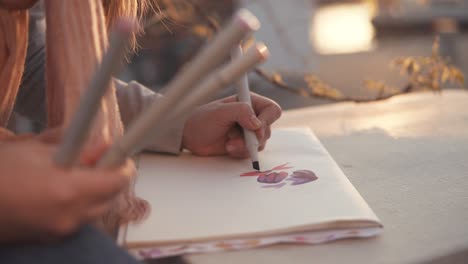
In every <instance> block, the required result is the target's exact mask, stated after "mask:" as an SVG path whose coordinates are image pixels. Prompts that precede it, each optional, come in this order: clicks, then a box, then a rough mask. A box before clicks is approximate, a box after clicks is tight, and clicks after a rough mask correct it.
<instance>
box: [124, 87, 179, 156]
mask: <svg viewBox="0 0 468 264" xmlns="http://www.w3.org/2000/svg"><path fill="white" fill-rule="evenodd" d="M115 87H116V93H117V100H118V102H119V108H120V116H121V117H122V122H123V125H124V127H126V128H127V127H128V126H129V125H130V124H131V123H132V121H133V120H134V119H135V118H136V117H137V116H138V115H139V114H140V113H141V112H143V111H144V110H145V109H146V108H147V107H148V106H149V105H150V104H151V103H153V102H154V101H162V100H164V96H163V95H161V94H158V93H155V92H153V91H152V90H150V89H148V88H146V87H145V86H143V85H141V84H139V83H138V82H135V81H132V82H129V83H125V82H123V81H120V80H116V81H115ZM184 124H185V119H180V120H171V122H170V123H169V122H168V123H167V124H166V125H167V126H169V127H168V129H166V132H165V133H164V134H163V135H161V136H158V138H154V139H153V140H152V141H150V142H147V147H146V148H145V150H147V151H154V152H164V153H171V154H179V153H180V152H181V150H182V136H183V130H184Z"/></svg>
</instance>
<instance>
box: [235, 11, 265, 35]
mask: <svg viewBox="0 0 468 264" xmlns="http://www.w3.org/2000/svg"><path fill="white" fill-rule="evenodd" d="M236 19H237V21H239V22H240V23H241V25H243V26H244V27H245V28H246V29H247V30H252V31H256V30H258V29H259V28H260V21H259V20H258V18H257V17H256V16H255V15H254V14H252V12H250V11H249V10H247V9H245V8H242V9H240V10H239V11H237V14H236Z"/></svg>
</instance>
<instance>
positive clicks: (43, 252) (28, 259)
mask: <svg viewBox="0 0 468 264" xmlns="http://www.w3.org/2000/svg"><path fill="white" fill-rule="evenodd" d="M0 263H5V264H31V263H35V264H63V263H68V264H103V263H112V264H137V263H139V262H138V261H136V260H135V259H134V258H132V257H131V256H130V255H129V254H128V253H127V252H126V251H125V250H123V249H121V248H119V247H118V246H117V245H116V244H115V242H114V241H113V240H112V239H111V238H110V237H108V236H107V235H105V234H103V233H102V232H100V231H98V230H97V229H96V228H94V227H91V226H84V227H83V228H81V230H80V231H79V232H77V233H76V234H73V235H71V236H70V237H68V238H66V239H64V240H63V241H61V242H60V243H47V244H42V245H39V244H34V245H10V246H1V247H0Z"/></svg>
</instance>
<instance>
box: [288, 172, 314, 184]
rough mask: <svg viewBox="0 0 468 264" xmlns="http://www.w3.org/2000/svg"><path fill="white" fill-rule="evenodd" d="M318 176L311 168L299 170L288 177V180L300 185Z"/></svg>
mask: <svg viewBox="0 0 468 264" xmlns="http://www.w3.org/2000/svg"><path fill="white" fill-rule="evenodd" d="M317 179H318V177H317V175H315V173H314V172H313V171H310V170H297V171H294V172H293V173H292V174H291V177H289V178H287V179H286V180H287V181H292V183H291V185H300V184H305V183H308V182H313V181H315V180H317Z"/></svg>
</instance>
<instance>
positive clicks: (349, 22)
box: [310, 3, 375, 54]
mask: <svg viewBox="0 0 468 264" xmlns="http://www.w3.org/2000/svg"><path fill="white" fill-rule="evenodd" d="M371 10H372V8H371V7H370V6H369V5H368V4H366V3H352V4H334V5H329V6H324V7H321V8H319V9H318V10H317V11H316V13H315V16H314V18H313V19H312V26H311V27H310V28H311V32H310V37H311V41H312V43H314V45H315V48H316V49H317V51H318V52H319V53H321V54H336V53H353V52H359V51H367V50H370V49H371V48H372V40H373V37H374V34H375V32H374V28H373V27H372V23H371V13H372V12H371Z"/></svg>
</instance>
